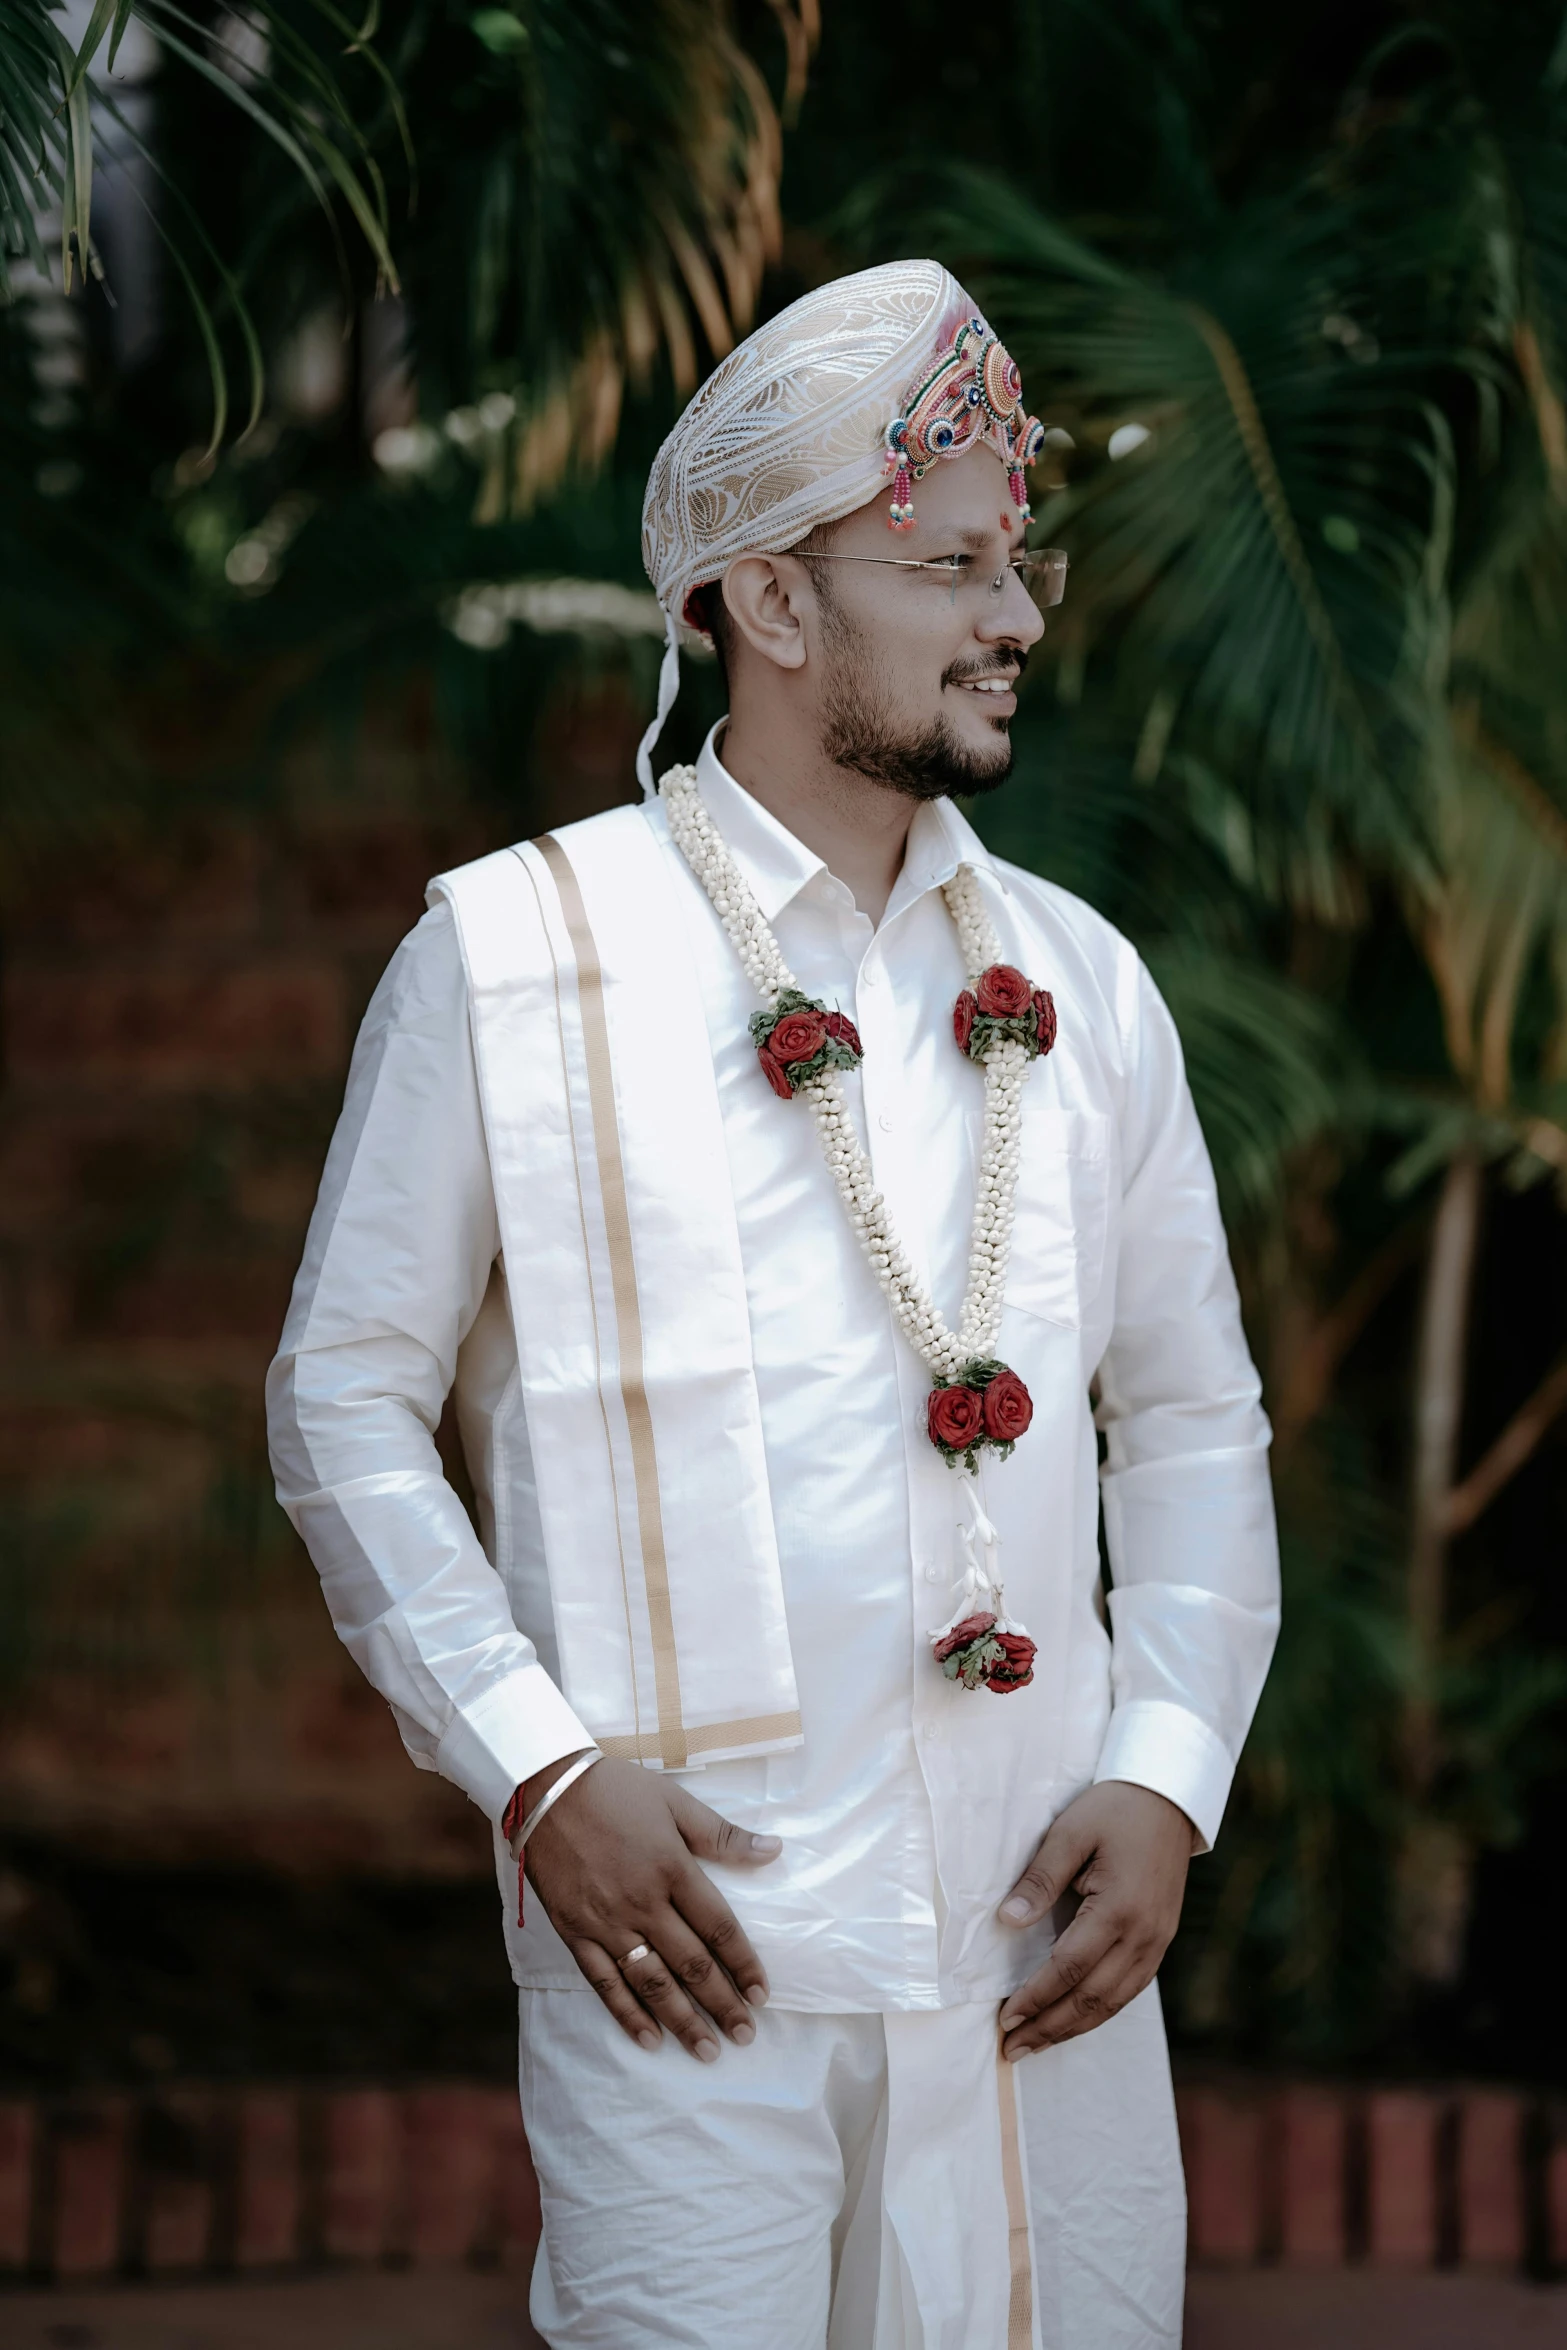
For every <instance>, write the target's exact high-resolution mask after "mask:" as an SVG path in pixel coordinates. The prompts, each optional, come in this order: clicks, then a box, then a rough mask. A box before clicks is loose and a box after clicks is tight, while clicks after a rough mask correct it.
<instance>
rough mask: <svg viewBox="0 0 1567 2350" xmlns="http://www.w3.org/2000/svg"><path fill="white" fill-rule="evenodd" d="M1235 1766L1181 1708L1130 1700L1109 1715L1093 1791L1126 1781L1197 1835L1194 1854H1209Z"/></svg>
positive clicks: (1208, 1732)
mask: <svg viewBox="0 0 1567 2350" xmlns="http://www.w3.org/2000/svg"><path fill="white" fill-rule="evenodd" d="M1234 1776H1235V1764H1234V1762H1233V1760H1232V1759H1231V1756H1230V1751H1229V1748H1228V1747H1227V1746H1226V1745H1225V1743H1224V1741H1223V1739H1222V1738H1219V1737H1218V1736H1216V1735H1215V1733H1214V1732H1213V1731H1212V1730H1210V1729H1209V1727H1208V1725H1207V1723H1206V1722H1203V1721H1199V1720H1198V1718H1197V1716H1196V1715H1195V1714H1193V1713H1188V1712H1187V1710H1186V1708H1185V1706H1183V1705H1170V1704H1168V1703H1167V1702H1166V1701H1165V1700H1163V1699H1160V1698H1135V1699H1133V1700H1132V1702H1131V1703H1130V1704H1127V1705H1118V1706H1116V1707H1115V1708H1114V1709H1113V1710H1112V1712H1111V1715H1110V1726H1109V1728H1108V1729H1107V1730H1106V1732H1105V1742H1104V1745H1103V1746H1102V1747H1101V1748H1100V1750H1099V1761H1098V1765H1097V1767H1096V1768H1095V1771H1094V1785H1095V1786H1096V1787H1097V1786H1098V1785H1099V1784H1100V1782H1101V1781H1102V1780H1105V1779H1127V1780H1129V1781H1130V1782H1131V1784H1132V1785H1133V1786H1134V1787H1151V1788H1152V1789H1153V1791H1154V1793H1155V1794H1156V1795H1163V1796H1165V1797H1167V1798H1168V1800H1169V1801H1170V1802H1171V1803H1173V1804H1177V1805H1179V1807H1180V1809H1181V1810H1182V1811H1183V1812H1185V1814H1186V1816H1187V1818H1188V1819H1189V1820H1190V1821H1191V1823H1192V1825H1193V1827H1194V1828H1195V1829H1196V1831H1197V1838H1198V1841H1197V1844H1196V1847H1195V1849H1196V1850H1197V1851H1198V1852H1209V1851H1211V1850H1212V1849H1213V1842H1214V1838H1215V1837H1216V1836H1217V1835H1218V1833H1219V1822H1220V1821H1221V1820H1222V1819H1223V1817H1224V1806H1225V1803H1226V1802H1227V1801H1228V1798H1229V1792H1230V1781H1231V1780H1232V1779H1233V1778H1234Z"/></svg>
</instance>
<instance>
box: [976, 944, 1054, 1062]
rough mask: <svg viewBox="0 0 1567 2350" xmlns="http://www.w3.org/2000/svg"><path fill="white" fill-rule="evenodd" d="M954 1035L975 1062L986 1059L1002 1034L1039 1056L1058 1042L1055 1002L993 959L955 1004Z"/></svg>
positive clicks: (1045, 991)
mask: <svg viewBox="0 0 1567 2350" xmlns="http://www.w3.org/2000/svg"><path fill="white" fill-rule="evenodd" d="M952 1033H953V1035H954V1037H955V1038H956V1039H957V1046H958V1050H959V1052H960V1053H967V1054H968V1057H969V1059H970V1060H971V1061H983V1060H984V1058H985V1056H986V1054H987V1053H988V1052H989V1050H990V1048H991V1046H992V1044H994V1043H995V1042H996V1041H997V1040H998V1039H999V1038H1002V1037H1010V1038H1011V1039H1012V1040H1013V1041H1014V1042H1015V1043H1017V1044H1021V1045H1026V1046H1027V1048H1028V1057H1029V1059H1030V1060H1033V1059H1034V1058H1035V1056H1036V1055H1037V1054H1040V1053H1048V1052H1049V1050H1050V1048H1051V1046H1052V1045H1053V1044H1054V1043H1055V1041H1056V1007H1055V1002H1054V999H1053V998H1052V996H1051V993H1050V990H1049V989H1048V988H1047V987H1036V986H1035V985H1034V983H1033V981H1032V980H1031V979H1025V978H1024V976H1023V974H1022V972H1021V971H1019V970H1016V969H1015V968H1014V966H1013V965H1012V964H1011V963H992V964H991V965H990V968H989V969H988V970H986V971H982V972H981V973H980V975H979V977H978V979H977V980H976V981H975V982H974V985H973V986H972V987H966V988H965V989H964V990H963V993H962V994H961V995H960V996H959V998H958V1000H957V1002H956V1003H955V1004H954V1005H953V1007H952Z"/></svg>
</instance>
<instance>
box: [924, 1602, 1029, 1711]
mask: <svg viewBox="0 0 1567 2350" xmlns="http://www.w3.org/2000/svg"><path fill="white" fill-rule="evenodd" d="M934 1654H935V1658H936V1662H937V1664H938V1665H940V1667H941V1669H942V1671H943V1672H944V1673H945V1674H946V1676H947V1679H948V1680H949V1681H961V1682H962V1684H963V1686H964V1688H965V1689H977V1688H978V1687H979V1685H980V1683H981V1682H982V1681H983V1683H984V1684H985V1687H986V1688H987V1689H993V1690H994V1691H995V1693H996V1695H997V1696H998V1697H1005V1696H1006V1695H1007V1693H1008V1691H1009V1690H1012V1689H1026V1688H1027V1687H1028V1684H1029V1683H1030V1681H1032V1679H1033V1678H1034V1658H1035V1656H1036V1655H1037V1654H1038V1650H1037V1649H1036V1648H1035V1645H1034V1643H1033V1641H1032V1640H1030V1638H1029V1636H1028V1634H1027V1633H1026V1632H998V1631H997V1630H996V1619H995V1617H994V1616H993V1615H978V1616H965V1617H964V1619H963V1621H962V1623H961V1624H954V1625H953V1627H952V1630H951V1631H950V1632H947V1633H944V1634H943V1635H942V1637H941V1639H939V1640H938V1641H937V1643H936V1646H935V1650H934Z"/></svg>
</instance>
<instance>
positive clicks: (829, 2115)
mask: <svg viewBox="0 0 1567 2350" xmlns="http://www.w3.org/2000/svg"><path fill="white" fill-rule="evenodd" d="M520 1996H521V2013H522V2035H521V2081H522V2103H523V2113H524V2117H525V2119H526V2122H527V2127H528V2135H529V2138H530V2141H531V2143H532V2147H533V2156H534V2161H535V2163H536V2165H537V2167H538V2173H539V2183H540V2188H541V2192H542V2198H543V2211H544V2233H543V2239H542V2241H541V2244H540V2247H539V2257H538V2262H537V2265H536V2267H535V2270H534V2275H533V2293H532V2304H531V2308H532V2317H533V2322H534V2324H535V2325H536V2326H537V2328H538V2330H539V2332H540V2333H541V2334H542V2335H543V2336H544V2339H545V2340H546V2342H548V2343H549V2344H550V2346H551V2350H653V2346H654V2345H655V2344H656V2345H659V2346H660V2350H667V2346H673V2345H679V2346H681V2350H1173V2346H1174V2345H1178V2344H1179V2342H1180V2338H1181V2303H1182V2280H1183V2272H1184V2266H1185V2250H1186V2226H1185V2196H1184V2191H1183V2186H1182V2179H1181V2161H1180V2149H1179V2145H1178V2142H1177V2138H1176V2129H1175V2108H1174V2101H1173V2098H1172V2096H1171V2092H1170V2080H1169V2067H1168V2062H1167V2058H1166V2054H1165V2045H1164V2030H1163V2024H1162V2021H1161V2018H1160V2013H1159V2006H1158V1993H1157V1990H1156V1989H1154V1988H1153V1987H1150V1988H1149V1989H1148V1990H1147V1991H1145V1992H1144V1993H1143V1994H1142V1996H1141V1997H1140V1998H1138V1999H1136V2000H1134V2001H1133V2002H1132V2003H1131V2005H1130V2006H1129V2007H1127V2008H1125V2009H1124V2010H1123V2011H1122V2012H1121V2014H1120V2015H1118V2016H1116V2017H1114V2018H1113V2019H1112V2020H1111V2021H1110V2022H1109V2023H1107V2024H1104V2025H1102V2026H1101V2027H1100V2029H1099V2030H1098V2031H1096V2032H1094V2033H1092V2034H1091V2035H1088V2036H1087V2037H1086V2038H1084V2039H1080V2040H1076V2041H1070V2042H1068V2043H1067V2044H1066V2045H1065V2046H1063V2047H1060V2048H1053V2049H1048V2050H1045V2051H1043V2052H1041V2053H1040V2054H1037V2055H1034V2056H1030V2057H1025V2058H1024V2059H1023V2060H1022V2062H1021V2063H1019V2064H1017V2065H1015V2066H1014V2065H1003V2064H1001V2063H1000V2062H999V2060H998V2056H997V2033H996V2020H995V2011H994V2009H993V2008H991V2007H990V2006H988V2005H976V2006H966V2007H950V2008H943V2009H938V2010H934V2011H931V2010H924V2011H917V2012H894V2013H888V2014H859V2015H806V2014H798V2013H793V2012H790V2011H787V2010H782V2009H776V2008H766V2009H764V2010H763V2011H762V2013H761V2014H760V2015H759V2017H758V2018H757V2037H756V2040H755V2041H754V2043H753V2044H752V2046H751V2047H749V2048H743V2049H742V2048H734V2047H731V2046H728V2045H726V2046H725V2047H724V2049H723V2052H722V2054H721V2056H720V2057H719V2059H718V2061H717V2062H716V2063H715V2064H712V2065H702V2064H698V2063H697V2062H695V2061H694V2060H693V2059H692V2058H691V2057H690V2056H688V2055H687V2054H686V2052H685V2050H684V2049H683V2048H680V2047H678V2046H677V2045H676V2044H675V2043H674V2042H673V2041H672V2040H669V2039H667V2038H666V2040H665V2041H664V2044H663V2046H662V2047H661V2049H660V2050H659V2051H658V2053H657V2054H656V2055H650V2054H648V2053H646V2052H645V2051H644V2050H642V2049H639V2048H637V2047H635V2046H633V2044H632V2043H631V2042H630V2041H629V2040H627V2039H626V2037H625V2036H624V2034H623V2033H622V2032H621V2030H620V2028H619V2026H618V2025H617V2024H615V2023H614V2022H613V2021H612V2020H611V2018H610V2017H609V2015H608V2014H607V2013H606V2011H605V2010H604V2008H603V2007H601V2006H600V2004H599V2002H598V2000H597V1999H595V1998H592V1997H590V1996H584V1995H582V1994H579V1993H573V1992H562V1991H530V1990H525V1991H523V1992H522V1993H521V1995H520Z"/></svg>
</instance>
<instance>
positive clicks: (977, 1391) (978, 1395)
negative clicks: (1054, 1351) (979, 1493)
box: [925, 1355, 1034, 1469]
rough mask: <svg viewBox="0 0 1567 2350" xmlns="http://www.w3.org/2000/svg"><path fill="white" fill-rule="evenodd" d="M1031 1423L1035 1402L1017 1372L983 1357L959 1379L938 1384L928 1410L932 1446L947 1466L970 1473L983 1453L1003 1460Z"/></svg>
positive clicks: (964, 1368)
mask: <svg viewBox="0 0 1567 2350" xmlns="http://www.w3.org/2000/svg"><path fill="white" fill-rule="evenodd" d="M1033 1417H1034V1401H1033V1398H1032V1396H1031V1395H1030V1394H1029V1392H1028V1389H1027V1388H1026V1387H1025V1386H1024V1385H1023V1382H1022V1380H1021V1379H1020V1378H1019V1377H1018V1375H1017V1373H1016V1371H1009V1370H1008V1368H1007V1366H1006V1364H1005V1363H998V1362H995V1361H993V1360H992V1359H991V1358H990V1357H988V1356H982V1355H976V1356H975V1357H974V1359H973V1360H972V1361H971V1362H967V1363H965V1364H963V1366H962V1368H961V1369H960V1370H959V1372H958V1374H957V1377H956V1378H955V1379H950V1380H948V1379H938V1380H937V1382H936V1384H935V1386H934V1387H933V1388H932V1389H931V1391H930V1394H929V1397H928V1398H927V1399H926V1405H925V1420H926V1426H927V1428H928V1429H929V1432H930V1440H931V1443H932V1444H933V1445H934V1446H935V1447H936V1450H937V1451H938V1452H939V1453H940V1454H941V1455H942V1457H943V1459H944V1460H946V1461H948V1462H955V1461H962V1462H963V1464H964V1466H965V1468H969V1469H972V1468H973V1466H974V1455H975V1454H976V1453H977V1452H979V1451H981V1450H991V1451H994V1452H997V1453H999V1454H1000V1455H1001V1457H1002V1459H1003V1460H1005V1458H1006V1456H1007V1454H1008V1453H1009V1452H1010V1451H1011V1450H1012V1447H1013V1445H1014V1444H1016V1442H1017V1440H1018V1438H1019V1437H1020V1436H1025V1435H1027V1433H1028V1427H1029V1422H1030V1421H1031V1420H1032V1419H1033Z"/></svg>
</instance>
